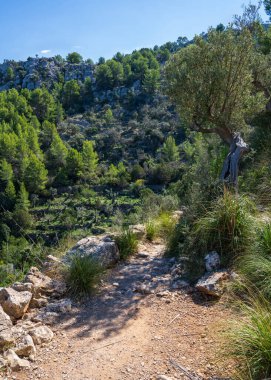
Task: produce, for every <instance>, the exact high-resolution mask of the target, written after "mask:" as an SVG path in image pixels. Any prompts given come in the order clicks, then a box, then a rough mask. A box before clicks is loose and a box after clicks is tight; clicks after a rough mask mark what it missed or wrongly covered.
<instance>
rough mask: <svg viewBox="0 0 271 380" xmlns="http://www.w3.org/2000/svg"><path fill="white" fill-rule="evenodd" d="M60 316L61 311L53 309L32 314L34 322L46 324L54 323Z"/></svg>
mask: <svg viewBox="0 0 271 380" xmlns="http://www.w3.org/2000/svg"><path fill="white" fill-rule="evenodd" d="M59 317H60V314H59V313H56V312H53V311H41V312H40V313H39V314H35V315H32V317H31V320H32V321H33V322H39V323H44V324H46V325H53V324H55V323H56V321H57V319H58V318H59Z"/></svg>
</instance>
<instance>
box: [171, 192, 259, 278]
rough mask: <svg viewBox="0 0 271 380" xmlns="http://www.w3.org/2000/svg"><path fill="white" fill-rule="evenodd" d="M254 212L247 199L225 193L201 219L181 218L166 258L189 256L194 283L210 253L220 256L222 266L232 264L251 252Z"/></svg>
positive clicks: (190, 272) (190, 273) (174, 231)
mask: <svg viewBox="0 0 271 380" xmlns="http://www.w3.org/2000/svg"><path fill="white" fill-rule="evenodd" d="M252 209H253V208H252V205H251V203H250V202H249V201H248V200H247V198H245V197H241V196H240V197H238V196H236V195H233V194H230V193H229V192H226V193H225V194H224V196H223V197H221V198H219V199H218V200H217V201H215V202H214V204H213V206H212V208H211V209H210V210H208V211H207V212H206V213H205V215H203V216H202V217H200V218H199V219H196V220H195V221H192V222H191V221H190V219H189V217H188V218H187V217H186V216H184V218H182V220H181V221H180V223H179V224H177V226H176V227H175V229H174V230H173V233H172V234H171V236H170V239H169V242H168V246H167V255H168V256H178V255H180V254H182V255H183V256H186V257H187V259H188V263H189V264H188V272H189V273H188V276H189V277H190V279H191V280H193V279H197V278H198V277H199V276H200V275H202V274H203V272H204V256H205V255H206V253H207V252H209V251H213V250H215V251H217V252H218V253H219V254H220V257H221V263H222V265H223V266H226V267H227V266H230V265H232V264H233V263H234V261H235V259H236V258H237V257H238V256H240V255H243V254H245V253H247V252H248V251H250V250H251V247H252V244H253V241H254V232H255V231H254V228H253V227H254V219H253V218H252V216H251V215H250V211H251V210H252ZM188 213H189V211H188Z"/></svg>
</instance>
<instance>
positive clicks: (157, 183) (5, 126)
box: [0, 38, 188, 281]
mask: <svg viewBox="0 0 271 380" xmlns="http://www.w3.org/2000/svg"><path fill="white" fill-rule="evenodd" d="M187 43H188V41H187V39H185V38H179V39H178V41H177V42H176V43H168V44H165V45H164V46H161V47H155V48H154V49H141V50H140V51H134V52H133V53H132V54H127V55H122V54H120V53H117V54H116V55H115V56H114V58H112V59H110V60H107V61H105V60H104V59H103V58H100V59H99V62H98V63H97V64H95V65H94V64H93V62H91V61H90V60H87V61H83V60H82V57H81V56H80V55H79V54H78V53H71V54H69V55H68V56H67V58H66V59H64V58H62V57H59V56H56V57H54V58H48V59H45V58H37V57H36V58H29V59H28V60H27V61H26V62H14V61H5V62H4V63H3V64H1V65H0V77H1V90H2V91H1V92H0V99H1V100H0V104H1V107H0V108H1V112H0V113H1V116H0V119H1V137H0V146H1V148H0V152H1V153H0V158H1V165H0V167H1V171H0V177H1V229H0V230H1V234H0V239H1V247H2V249H1V252H2V253H1V258H2V259H1V260H2V266H1V268H2V272H3V278H5V277H6V276H7V278H9V277H11V278H12V279H13V278H16V276H17V274H16V273H18V275H19V276H20V273H21V274H22V273H23V272H24V271H25V270H27V268H28V267H29V265H31V264H32V263H33V262H35V260H36V259H37V257H40V256H42V255H43V254H44V252H45V251H46V250H47V248H46V246H47V245H48V244H49V245H52V244H53V245H55V244H56V245H57V244H59V243H60V242H61V240H62V238H63V237H65V236H67V235H69V236H70V235H71V233H72V231H74V233H75V234H79V235H80V233H82V234H86V231H88V230H90V231H91V230H92V231H94V232H95V231H96V230H97V232H98V231H102V230H103V228H104V227H105V226H107V225H110V224H111V219H112V217H114V214H115V213H116V212H119V211H120V212H121V211H124V212H125V213H126V214H127V211H129V210H130V211H131V210H133V209H134V207H135V205H136V204H137V203H138V202H139V198H140V194H141V190H142V189H144V188H145V187H146V186H147V187H151V188H153V190H155V191H156V192H157V191H158V192H161V191H163V189H165V188H166V187H167V186H168V185H169V183H171V182H174V181H176V180H177V178H178V177H179V173H180V163H179V157H180V155H179V150H178V147H177V144H179V143H180V142H181V141H183V140H184V130H183V128H181V127H180V120H179V117H178V115H177V113H176V111H175V108H174V106H173V105H172V103H170V102H169V100H168V99H167V97H166V96H165V95H164V94H163V93H162V92H161V90H160V87H161V73H162V70H163V66H164V64H165V62H166V61H167V59H168V58H169V57H170V54H172V53H173V52H175V51H177V50H178V49H180V48H181V47H183V46H185V45H186V44H187ZM44 245H45V246H44ZM30 252H31V254H30ZM36 256H37V257H36ZM10 265H11V267H10ZM5 273H6V274H5ZM14 276H15V277H14ZM4 281H5V280H4ZM7 281H9V280H7Z"/></svg>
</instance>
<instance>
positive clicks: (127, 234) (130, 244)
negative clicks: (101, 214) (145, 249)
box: [115, 228, 138, 260]
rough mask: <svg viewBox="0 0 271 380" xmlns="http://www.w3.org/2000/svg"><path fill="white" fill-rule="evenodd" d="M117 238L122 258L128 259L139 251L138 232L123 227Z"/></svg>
mask: <svg viewBox="0 0 271 380" xmlns="http://www.w3.org/2000/svg"><path fill="white" fill-rule="evenodd" d="M115 240H116V243H117V246H118V248H119V251H120V258H121V259H122V260H125V259H127V258H128V257H129V256H130V255H133V254H134V253H136V252H137V249H138V239H137V236H136V234H135V233H134V232H133V231H131V230H130V229H129V228H125V229H123V230H122V232H121V233H120V235H118V236H117V237H116V239H115Z"/></svg>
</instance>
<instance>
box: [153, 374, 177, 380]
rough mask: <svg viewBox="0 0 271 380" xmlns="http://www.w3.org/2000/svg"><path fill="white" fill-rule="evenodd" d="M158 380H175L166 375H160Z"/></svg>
mask: <svg viewBox="0 0 271 380" xmlns="http://www.w3.org/2000/svg"><path fill="white" fill-rule="evenodd" d="M156 380H173V379H172V377H168V376H166V375H158V376H157V377H156Z"/></svg>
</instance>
